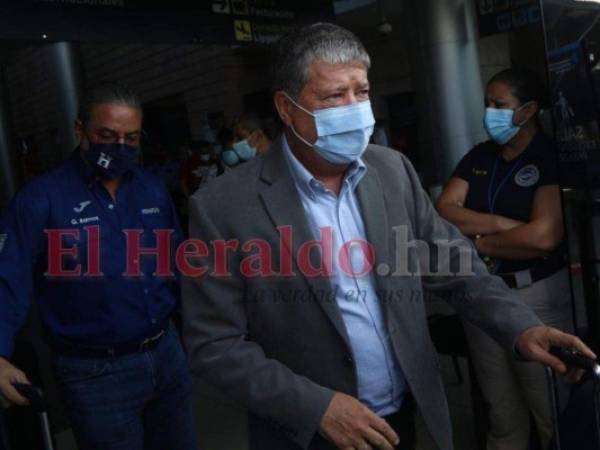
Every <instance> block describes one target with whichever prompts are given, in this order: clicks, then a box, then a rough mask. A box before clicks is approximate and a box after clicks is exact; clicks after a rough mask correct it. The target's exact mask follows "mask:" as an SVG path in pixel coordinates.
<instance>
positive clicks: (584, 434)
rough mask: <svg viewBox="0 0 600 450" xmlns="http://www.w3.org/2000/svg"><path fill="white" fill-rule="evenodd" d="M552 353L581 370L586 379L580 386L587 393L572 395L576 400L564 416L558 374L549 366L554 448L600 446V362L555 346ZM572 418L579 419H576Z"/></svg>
mask: <svg viewBox="0 0 600 450" xmlns="http://www.w3.org/2000/svg"><path fill="white" fill-rule="evenodd" d="M551 353H552V354H553V355H554V356H556V357H558V358H559V359H561V360H562V361H563V362H564V363H565V364H567V365H568V366H570V367H576V368H579V369H582V370H583V371H584V372H585V379H586V380H587V381H586V382H585V383H583V384H581V386H580V387H579V389H580V393H583V394H585V395H583V396H582V395H578V396H576V398H571V400H574V401H570V402H569V404H568V405H567V408H566V410H565V412H564V413H563V414H562V415H561V413H560V408H559V401H558V394H557V383H556V374H555V373H554V372H553V371H552V369H550V368H549V367H546V374H547V377H548V380H549V383H548V386H549V395H550V400H551V406H552V415H553V425H554V439H553V445H552V447H551V448H552V449H554V450H575V449H576V450H584V449H585V450H587V449H590V450H591V449H594V450H596V449H600V365H598V363H597V362H596V361H594V360H591V359H589V358H587V357H585V356H583V355H581V354H579V353H577V352H574V351H570V350H566V349H563V348H557V347H556V348H552V349H551ZM577 397H578V398H577ZM569 416H570V419H569ZM573 417H575V418H576V419H575V420H573Z"/></svg>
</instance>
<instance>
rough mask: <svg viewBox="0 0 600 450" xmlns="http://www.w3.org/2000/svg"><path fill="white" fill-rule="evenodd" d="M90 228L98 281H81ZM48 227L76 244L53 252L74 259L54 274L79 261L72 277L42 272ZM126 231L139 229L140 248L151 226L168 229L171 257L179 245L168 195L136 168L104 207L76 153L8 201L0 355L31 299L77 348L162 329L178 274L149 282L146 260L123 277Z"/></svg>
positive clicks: (151, 238)
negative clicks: (137, 271) (64, 251)
mask: <svg viewBox="0 0 600 450" xmlns="http://www.w3.org/2000/svg"><path fill="white" fill-rule="evenodd" d="M90 226H92V227H93V226H97V227H98V231H99V233H100V238H99V246H98V248H99V252H100V253H99V255H100V256H99V262H100V267H99V268H100V270H101V272H102V273H103V276H101V277H90V276H86V275H85V273H86V272H87V271H88V239H90V238H89V237H88V233H87V232H86V230H85V228H86V227H90ZM52 229H54V230H56V229H69V230H78V231H79V239H76V238H75V237H73V236H69V235H65V236H62V238H61V240H62V242H61V245H62V247H64V248H67V249H68V248H76V250H77V255H76V256H73V255H64V256H62V258H61V259H62V269H63V270H72V269H75V268H76V267H77V265H80V267H81V276H76V277H52V276H48V274H47V273H46V272H47V270H48V243H49V240H48V233H47V230H52ZM126 229H137V230H142V234H141V237H140V239H139V243H140V246H141V247H143V248H150V247H156V244H157V237H156V235H155V234H154V232H153V230H155V229H172V230H174V232H173V234H172V235H171V240H170V243H171V247H172V253H173V255H174V253H175V250H176V246H177V245H178V244H179V242H180V241H181V231H180V228H179V225H178V222H177V218H176V214H175V211H174V208H173V204H172V201H171V199H170V197H169V194H168V193H167V191H166V190H165V189H164V187H163V184H162V182H161V181H160V180H159V179H158V178H156V177H155V176H153V175H151V174H149V173H148V172H146V171H144V170H143V169H141V168H135V169H133V170H132V171H131V172H130V173H128V174H127V175H126V176H125V177H124V180H123V183H122V184H121V186H120V187H119V189H118V191H117V195H116V201H113V199H112V197H111V196H110V194H109V193H108V191H107V190H106V189H105V188H104V186H103V185H102V183H101V182H100V181H99V180H98V179H97V178H96V177H95V176H94V174H93V171H92V169H91V168H90V167H89V166H88V165H87V164H85V163H84V161H83V159H82V158H81V156H80V153H79V151H77V150H76V151H75V152H74V153H73V155H72V157H71V158H70V159H69V160H68V161H66V162H65V163H63V164H62V165H61V166H59V167H58V168H56V169H55V170H52V171H50V172H48V173H46V174H44V175H42V176H40V177H38V178H37V179H35V180H33V181H32V182H30V183H29V184H27V185H26V186H25V187H23V188H22V189H21V190H20V191H19V192H18V193H17V194H16V195H15V198H14V199H13V201H12V202H11V204H10V206H9V208H8V211H7V212H6V214H5V216H4V217H3V218H2V220H1V221H0V356H5V357H10V356H11V353H12V351H13V340H14V338H15V335H16V333H17V332H18V330H19V329H20V328H21V326H22V325H23V322H24V320H25V318H26V316H27V311H28V309H29V306H30V303H31V299H32V298H36V299H37V301H38V303H39V308H40V311H41V315H42V319H43V322H44V325H45V327H46V329H47V330H48V331H49V333H50V335H51V336H54V337H58V338H62V339H64V340H68V341H70V342H74V343H76V344H78V345H93V346H104V345H106V346H109V345H113V344H118V343H124V342H130V341H135V340H137V339H143V338H145V337H148V336H151V335H152V334H154V333H156V332H158V331H160V329H161V328H162V327H164V326H165V324H166V322H167V321H168V318H169V316H170V315H171V313H172V312H173V310H174V308H175V307H176V305H177V298H178V283H177V275H175V276H171V277H167V276H164V277H159V276H154V275H153V273H154V272H155V270H156V267H157V258H156V257H154V256H151V255H145V256H144V255H142V256H140V258H139V260H140V265H141V273H142V274H141V276H136V277H133V276H128V275H124V272H125V270H126V235H125V233H124V232H123V230H126ZM92 240H93V238H92ZM171 259H174V258H171ZM92 260H94V261H96V260H98V259H94V258H92ZM171 266H172V270H173V272H174V273H176V268H175V267H174V264H171Z"/></svg>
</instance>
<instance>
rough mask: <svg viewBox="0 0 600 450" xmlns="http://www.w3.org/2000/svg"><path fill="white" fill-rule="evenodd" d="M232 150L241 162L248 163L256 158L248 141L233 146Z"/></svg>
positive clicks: (254, 151)
mask: <svg viewBox="0 0 600 450" xmlns="http://www.w3.org/2000/svg"><path fill="white" fill-rule="evenodd" d="M233 150H235V152H236V153H237V155H238V156H239V157H240V159H241V160H242V161H248V160H249V159H252V158H254V157H255V156H256V148H255V147H252V146H251V145H250V144H248V139H244V140H243V141H239V142H236V143H235V144H233Z"/></svg>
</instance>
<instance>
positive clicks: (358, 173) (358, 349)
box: [283, 139, 407, 416]
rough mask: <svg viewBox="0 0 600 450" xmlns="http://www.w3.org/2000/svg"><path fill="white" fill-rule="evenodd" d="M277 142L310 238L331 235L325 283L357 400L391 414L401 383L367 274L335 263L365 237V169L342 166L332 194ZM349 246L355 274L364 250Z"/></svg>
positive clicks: (403, 388) (360, 164)
mask: <svg viewBox="0 0 600 450" xmlns="http://www.w3.org/2000/svg"><path fill="white" fill-rule="evenodd" d="M283 142H284V143H283V151H284V154H285V157H286V161H287V163H288V166H289V168H290V171H291V173H292V176H293V178H294V181H295V183H296V188H297V189H298V193H299V194H300V198H301V200H302V205H303V206H304V211H305V212H306V216H307V218H308V221H309V224H310V225H311V228H312V231H313V234H314V236H315V239H320V237H321V229H322V228H324V227H329V228H331V231H332V234H333V265H332V269H333V276H332V277H331V284H332V288H333V291H334V292H335V293H336V301H337V304H338V307H339V309H340V312H341V314H342V318H343V320H344V324H345V326H346V330H347V334H348V337H349V339H350V345H351V346H352V352H353V356H354V361H355V365H356V371H357V378H358V398H359V400H360V401H361V402H362V403H364V404H365V405H366V406H368V407H369V408H370V409H371V410H372V411H374V412H375V413H376V414H378V415H380V416H386V415H389V414H392V413H394V412H397V411H398V410H399V409H400V405H401V403H402V399H403V396H404V393H405V391H406V390H407V385H406V380H405V378H404V374H403V373H402V370H401V369H400V366H399V364H398V362H397V361H396V357H395V356H394V352H393V349H392V343H391V341H390V338H389V335H388V333H387V330H386V327H385V320H384V316H383V311H382V309H381V305H380V302H379V299H378V298H377V294H376V291H375V280H374V278H373V273H372V272H371V273H368V274H366V275H363V276H360V275H359V276H355V275H352V274H348V273H346V272H349V271H348V267H347V266H344V268H346V272H344V270H342V267H341V266H340V264H341V261H342V259H341V258H339V257H338V255H340V250H342V251H343V250H344V243H347V242H350V241H353V240H362V241H367V236H366V232H365V226H364V223H363V220H362V217H361V212H360V207H359V204H358V200H357V198H356V192H355V191H356V187H357V186H358V183H359V182H360V180H361V179H362V177H363V176H364V175H365V173H366V171H367V167H366V166H365V164H364V163H363V162H362V160H360V159H359V160H358V161H357V162H356V163H354V164H353V165H352V166H351V167H350V168H349V169H348V171H347V173H346V176H345V177H344V181H343V185H342V188H341V191H340V194H339V196H337V195H336V194H335V193H334V192H332V191H331V190H329V189H327V188H325V186H323V184H322V183H321V182H319V181H318V180H317V179H315V177H313V175H312V174H311V173H310V172H309V171H308V170H307V169H306V168H305V167H304V166H303V165H302V164H301V163H300V162H299V161H298V160H297V159H296V157H295V156H294V155H293V153H292V152H291V150H290V148H289V146H288V144H287V141H286V140H285V139H284V140H283ZM346 248H348V247H346ZM349 248H350V249H349V255H347V256H348V261H349V264H350V266H351V267H352V272H354V273H360V272H361V270H362V268H363V267H365V266H364V264H365V260H364V258H365V254H364V252H363V251H362V249H361V247H360V246H351V247H349Z"/></svg>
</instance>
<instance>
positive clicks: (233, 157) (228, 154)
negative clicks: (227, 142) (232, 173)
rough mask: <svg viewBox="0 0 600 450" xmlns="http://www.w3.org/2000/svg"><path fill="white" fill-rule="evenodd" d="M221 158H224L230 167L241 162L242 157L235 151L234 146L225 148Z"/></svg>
mask: <svg viewBox="0 0 600 450" xmlns="http://www.w3.org/2000/svg"><path fill="white" fill-rule="evenodd" d="M221 158H222V159H223V162H224V163H225V164H227V165H228V166H229V167H233V166H236V165H238V164H239V163H240V157H239V156H238V154H237V153H236V152H235V151H233V149H232V148H230V149H227V150H225V151H224V152H223V153H222V154H221Z"/></svg>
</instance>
